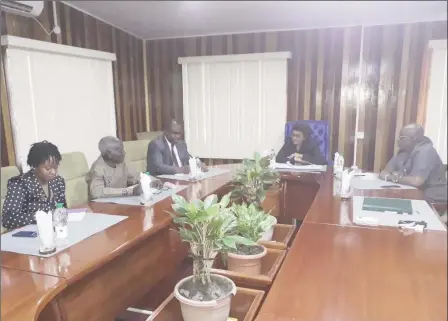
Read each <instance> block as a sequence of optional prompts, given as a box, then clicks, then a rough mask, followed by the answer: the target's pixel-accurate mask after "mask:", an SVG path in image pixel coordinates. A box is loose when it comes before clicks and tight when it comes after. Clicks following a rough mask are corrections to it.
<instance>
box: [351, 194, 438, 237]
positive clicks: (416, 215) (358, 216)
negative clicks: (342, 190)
mask: <svg viewBox="0 0 448 321" xmlns="http://www.w3.org/2000/svg"><path fill="white" fill-rule="evenodd" d="M364 198H365V197H363V196H353V202H352V204H353V217H354V220H353V223H355V224H359V225H369V223H370V225H373V224H374V223H375V222H376V225H378V226H391V227H398V221H400V220H403V221H425V222H426V223H427V227H426V229H427V230H435V231H446V227H445V226H444V224H443V223H442V222H441V221H440V219H439V217H438V215H437V214H436V213H434V211H433V210H432V208H431V207H430V206H429V205H428V203H426V201H423V200H411V203H412V209H413V213H412V214H407V213H403V214H397V213H391V212H388V213H386V212H377V211H366V210H363V209H362V206H363V203H364Z"/></svg>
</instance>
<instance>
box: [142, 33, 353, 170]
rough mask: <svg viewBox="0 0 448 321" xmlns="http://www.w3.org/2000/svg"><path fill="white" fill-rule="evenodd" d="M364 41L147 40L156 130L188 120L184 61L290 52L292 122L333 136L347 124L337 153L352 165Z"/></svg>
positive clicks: (310, 37) (290, 37)
mask: <svg viewBox="0 0 448 321" xmlns="http://www.w3.org/2000/svg"><path fill="white" fill-rule="evenodd" d="M360 39H361V27H350V28H335V29H322V30H303V31H285V32H268V33H254V34H237V35H222V36H209V37H192V38H181V39H163V40H153V41H147V42H146V58H147V69H146V73H147V75H148V88H147V90H148V92H149V93H150V94H149V95H150V99H149V111H150V116H149V117H150V120H151V130H161V129H162V126H163V123H164V122H165V121H166V120H168V119H170V118H173V117H175V118H177V119H179V120H180V121H182V119H183V109H182V68H181V66H180V65H179V64H178V63H177V59H178V58H179V57H184V56H204V55H225V54H245V53H259V52H272V51H290V52H291V53H292V59H290V60H289V61H288V120H295V119H317V120H327V121H329V123H330V127H331V128H332V131H333V132H335V131H336V132H338V131H339V127H340V122H342V126H341V127H343V128H344V130H342V131H340V135H335V136H334V135H333V136H334V137H336V139H332V142H331V144H332V150H333V151H336V150H341V151H344V153H345V154H346V155H347V156H348V161H351V160H350V159H351V158H352V157H353V155H352V154H353V152H352V151H353V144H354V140H353V137H354V127H355V115H356V114H355V113H354V104H355V101H354V96H353V91H354V89H355V86H356V84H357V82H358V78H357V77H358V76H357V72H358V69H357V68H356V66H357V65H358V63H359V46H360ZM341 88H342V89H343V93H342V95H343V97H342V100H341ZM341 101H342V103H343V104H342V105H341ZM341 106H342V109H341ZM215 163H216V161H215Z"/></svg>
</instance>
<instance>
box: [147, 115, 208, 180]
mask: <svg viewBox="0 0 448 321" xmlns="http://www.w3.org/2000/svg"><path fill="white" fill-rule="evenodd" d="M182 132H183V131H182V126H181V125H180V124H179V123H177V122H176V121H174V120H172V121H171V122H169V123H168V124H167V125H166V126H165V128H164V131H163V135H162V136H160V137H157V138H156V139H154V140H152V141H151V142H150V143H149V145H148V154H147V165H146V170H147V171H148V172H150V173H151V175H165V174H169V175H173V174H178V173H183V174H188V173H189V171H190V168H189V166H188V160H189V158H190V157H191V155H190V154H189V153H188V149H187V144H186V143H185V141H183V140H181V138H182ZM202 169H203V170H207V169H206V167H205V166H204V165H202Z"/></svg>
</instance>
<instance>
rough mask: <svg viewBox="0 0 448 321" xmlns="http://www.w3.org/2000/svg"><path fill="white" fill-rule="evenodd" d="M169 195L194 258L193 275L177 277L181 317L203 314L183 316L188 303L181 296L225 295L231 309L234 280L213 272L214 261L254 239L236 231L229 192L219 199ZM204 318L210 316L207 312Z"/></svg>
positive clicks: (209, 298)
mask: <svg viewBox="0 0 448 321" xmlns="http://www.w3.org/2000/svg"><path fill="white" fill-rule="evenodd" d="M172 199H173V202H174V204H173V205H172V208H173V210H174V211H175V213H172V217H173V221H174V223H176V224H177V225H178V228H179V235H180V238H181V239H182V241H183V242H187V243H189V245H190V251H191V256H192V258H193V277H188V278H186V279H184V280H182V281H180V282H179V283H178V285H176V290H177V289H179V290H178V291H175V294H176V297H177V298H178V299H179V301H181V306H182V313H183V315H184V320H186V321H187V319H188V320H194V318H196V320H201V318H204V316H203V315H202V316H200V315H197V314H195V315H194V316H193V317H191V318H189V317H188V316H186V314H188V313H187V312H185V311H187V310H188V309H190V308H191V307H189V308H186V307H185V305H183V304H184V303H185V302H183V301H182V300H183V299H182V298H181V296H183V297H185V298H187V299H189V300H194V301H200V302H204V301H215V300H219V299H222V298H223V297H228V300H229V301H228V304H229V309H230V294H231V293H232V292H235V291H236V288H235V284H234V283H233V282H232V281H231V280H230V279H228V278H225V277H222V276H218V275H212V274H211V273H210V272H211V268H212V266H213V262H214V260H215V258H216V255H217V254H218V252H227V251H230V250H236V249H237V244H245V245H251V244H253V242H252V241H250V240H248V239H245V238H244V237H242V236H239V235H237V232H236V218H235V216H234V215H233V213H232V212H231V210H230V208H228V205H229V202H230V196H229V195H225V196H224V197H222V198H221V201H220V202H218V197H217V196H216V195H210V196H208V197H207V198H206V199H205V200H204V201H201V200H194V201H192V202H187V201H186V200H185V199H184V198H183V197H182V196H179V195H173V197H172ZM177 292H178V293H177ZM179 294H180V295H179ZM187 301H188V300H187ZM208 307H209V308H210V306H208ZM188 311H190V310H188ZM221 317H222V316H221ZM207 320H212V318H211V317H209V316H207ZM218 320H219V319H218Z"/></svg>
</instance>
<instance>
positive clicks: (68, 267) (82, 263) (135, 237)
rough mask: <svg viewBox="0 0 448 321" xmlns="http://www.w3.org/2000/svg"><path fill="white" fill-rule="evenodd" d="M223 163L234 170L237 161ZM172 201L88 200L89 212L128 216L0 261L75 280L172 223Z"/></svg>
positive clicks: (199, 186)
mask: <svg viewBox="0 0 448 321" xmlns="http://www.w3.org/2000/svg"><path fill="white" fill-rule="evenodd" d="M221 167H222V166H221ZM226 167H228V168H229V169H231V170H233V169H235V168H236V167H237V165H227V166H226ZM232 177H233V171H231V172H228V173H225V174H222V175H219V176H215V177H212V178H210V179H206V180H202V181H199V182H196V183H191V184H190V185H189V187H188V188H187V189H185V190H183V191H181V192H180V193H179V195H182V196H183V197H185V198H186V199H188V200H191V199H194V198H204V197H206V196H207V195H210V194H212V193H216V192H217V191H218V190H219V188H221V187H223V186H225V185H226V184H227V183H229V182H230V180H231V179H232ZM184 184H185V182H184ZM171 203H172V202H171V198H167V199H164V200H162V201H160V202H158V203H156V204H155V205H154V206H151V207H143V206H129V205H117V204H107V203H96V202H91V203H89V206H88V207H89V209H90V210H91V211H92V212H95V213H105V214H112V215H125V216H128V218H127V219H125V220H123V221H121V222H120V223H119V224H116V225H113V226H111V227H110V228H108V229H106V230H104V231H101V232H99V233H96V234H95V235H93V236H91V237H89V238H88V239H86V240H83V241H81V242H79V243H77V244H75V245H73V246H71V247H70V248H68V249H66V250H64V251H62V252H59V253H57V254H55V255H53V256H51V257H48V258H41V257H38V256H30V255H23V254H17V253H12V252H4V251H2V252H1V265H2V266H3V267H7V268H12V269H18V270H23V271H30V272H34V273H41V274H46V275H52V276H57V277H62V278H65V279H67V281H68V282H69V283H72V282H75V281H76V280H79V279H80V278H82V277H83V276H85V275H86V274H87V273H89V272H90V271H92V270H93V269H95V268H98V267H99V266H101V265H102V264H104V263H106V262H108V261H110V260H112V259H113V258H114V257H116V256H118V255H120V254H121V253H123V252H124V251H126V249H128V248H129V247H130V246H132V245H133V244H134V243H135V242H138V241H139V240H141V239H142V238H147V237H149V236H151V235H152V234H154V233H156V232H157V231H159V230H160V229H162V228H164V227H166V226H168V225H169V224H170V223H171V217H170V215H169V213H168V212H167V211H171Z"/></svg>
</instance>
